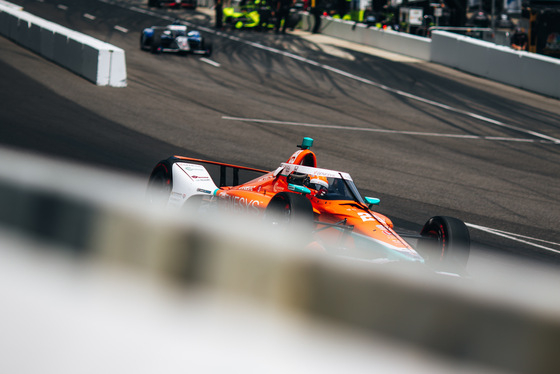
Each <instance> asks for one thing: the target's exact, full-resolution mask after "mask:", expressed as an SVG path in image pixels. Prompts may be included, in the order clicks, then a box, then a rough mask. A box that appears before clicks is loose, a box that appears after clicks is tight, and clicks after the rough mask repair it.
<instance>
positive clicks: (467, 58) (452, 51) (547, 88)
mask: <svg viewBox="0 0 560 374" xmlns="http://www.w3.org/2000/svg"><path fill="white" fill-rule="evenodd" d="M431 61H433V62H436V63H439V64H442V65H446V66H450V67H453V68H457V69H459V70H463V71H466V72H468V73H472V74H476V75H479V76H481V77H484V78H489V79H492V80H495V81H498V82H501V83H505V84H509V85H511V86H515V87H519V88H523V89H526V90H529V91H534V92H537V93H540V94H544V95H547V96H552V97H556V98H560V59H556V58H552V57H548V56H544V55H539V54H536V53H529V52H524V51H515V50H513V49H511V48H509V47H505V46H499V45H495V44H494V43H490V42H486V41H483V40H478V39H474V38H469V37H467V36H463V35H458V34H454V33H450V32H446V31H434V32H433V33H432V53H431Z"/></svg>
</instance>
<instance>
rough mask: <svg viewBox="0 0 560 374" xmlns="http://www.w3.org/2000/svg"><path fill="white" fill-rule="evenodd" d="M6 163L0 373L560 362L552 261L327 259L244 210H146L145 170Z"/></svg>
mask: <svg viewBox="0 0 560 374" xmlns="http://www.w3.org/2000/svg"><path fill="white" fill-rule="evenodd" d="M0 160H9V162H8V161H4V162H0V231H1V232H2V235H0V255H1V257H2V261H0V300H1V302H2V303H4V304H3V305H2V306H1V308H2V318H0V330H1V331H2V335H1V336H0V345H1V346H5V347H9V352H10V354H9V355H6V356H5V357H3V359H2V360H0V372H7V373H8V372H19V373H34V372H37V371H43V372H52V373H57V374H64V373H74V372H76V368H80V369H84V370H85V371H86V372H100V371H102V372H104V373H112V372H115V373H116V372H122V371H123V369H125V370H124V371H127V372H135V373H153V372H154V371H161V370H163V371H165V372H172V373H175V372H177V373H179V372H185V371H194V372H211V373H213V372H224V371H228V372H244V373H257V372H258V373H262V372H271V373H285V372H309V371H311V372H314V371H321V372H323V373H337V372H338V373H339V372H344V371H350V372H352V373H369V372H372V371H373V372H382V371H383V372H405V373H406V372H415V373H430V374H434V373H436V374H437V373H449V372H461V373H496V374H498V373H531V374H540V373H543V374H544V373H558V372H559V371H560V363H559V361H558V359H557V352H556V351H557V347H558V346H560V297H559V292H558V287H557V285H558V284H559V279H558V277H559V276H558V274H556V273H551V272H549V271H548V270H549V269H545V268H543V269H541V268H537V269H531V268H528V267H527V266H524V267H523V268H515V267H513V265H511V264H509V263H508V261H507V260H506V259H500V261H501V262H500V268H497V269H495V271H493V275H495V278H494V279H492V280H491V281H489V280H488V279H486V280H485V281H484V282H482V281H481V280H477V279H462V278H455V277H450V276H445V275H436V274H433V273H432V272H430V271H427V269H424V268H423V267H416V266H410V267H409V266H406V267H399V266H397V265H390V264H385V265H379V264H377V265H376V264H373V263H368V262H355V261H352V260H350V259H337V258H330V257H328V256H327V255H326V254H323V253H317V252H308V251H310V249H305V248H304V243H303V242H302V241H300V240H298V239H297V237H293V238H290V237H289V236H287V235H278V234H277V233H276V235H271V234H270V232H268V234H269V235H268V236H264V237H263V236H260V234H262V233H264V234H266V233H267V231H266V229H265V228H261V227H258V226H256V222H251V221H248V220H245V219H243V217H236V218H235V219H234V220H229V221H228V220H226V219H227V218H226V219H217V218H216V217H214V219H212V220H211V222H209V221H206V220H204V219H203V217H201V216H197V217H189V216H186V215H185V213H184V212H183V213H182V215H181V214H179V213H178V212H176V213H173V212H171V211H168V212H165V211H164V210H163V209H161V208H160V209H154V208H153V207H152V208H150V207H147V206H146V205H145V204H144V193H145V188H146V181H145V180H144V179H141V180H136V179H132V178H125V177H123V176H118V175H113V174H108V173H106V172H101V171H98V170H95V169H90V168H87V167H84V166H82V165H76V164H70V163H62V162H55V161H52V160H46V159H42V158H38V157H36V156H35V157H34V156H31V155H29V154H24V153H19V152H14V151H10V150H7V149H0ZM21 243H25V244H26V245H27V247H31V248H33V247H37V249H38V250H35V251H33V249H29V248H27V247H26V248H21V245H22V244H21ZM306 251H307V252H306ZM64 255H66V256H64ZM61 260H62V262H63V264H62V265H61V264H60V263H59V262H60V261H61ZM75 261H77V262H75ZM71 264H74V265H73V266H74V268H72V267H71V266H70V265H71ZM119 269H120V272H118V273H116V271H117V270H119ZM119 274H120V275H119ZM123 274H124V275H123ZM519 274H523V275H524V276H523V277H520V276H519ZM154 279H159V280H160V281H163V282H162V283H161V284H159V286H156V285H154V284H153V283H151V281H150V280H154ZM133 281H134V282H133ZM162 284H163V285H167V287H169V288H167V289H164V290H163V291H162V290H161V286H162ZM156 291H157V292H156ZM206 292H211V294H210V295H208V294H206ZM218 293H219V294H221V295H223V296H226V297H225V299H221V298H217V297H216V295H217V294H218ZM205 295H206V296H205ZM170 298H175V299H174V300H173V299H170ZM219 300H222V302H220V301H219ZM223 300H228V302H226V303H224V302H223ZM232 301H233V304H232ZM247 301H250V303H251V305H252V306H251V307H240V303H245V302H247ZM254 308H257V309H258V310H260V312H257V313H256V312H255V309H254ZM263 310H268V311H269V312H270V311H272V312H273V314H274V316H275V317H274V318H275V320H276V322H275V323H273V324H270V323H267V322H263V320H262V318H261V317H262V314H260V313H262V311H263ZM296 316H298V317H297V320H296V321H294V318H295V317H296ZM289 321H291V322H289ZM312 326H313V327H312ZM53 341H56V344H53ZM24 357H32V358H33V359H32V360H26V359H23V358H24ZM86 369H87V370H86ZM84 370H78V371H84Z"/></svg>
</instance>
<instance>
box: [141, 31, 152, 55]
mask: <svg viewBox="0 0 560 374" xmlns="http://www.w3.org/2000/svg"><path fill="white" fill-rule="evenodd" d="M151 45H152V37H148V36H146V35H144V34H143V33H142V35H140V49H141V50H143V51H146V50H150V49H151Z"/></svg>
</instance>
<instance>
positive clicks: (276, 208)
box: [264, 192, 313, 236]
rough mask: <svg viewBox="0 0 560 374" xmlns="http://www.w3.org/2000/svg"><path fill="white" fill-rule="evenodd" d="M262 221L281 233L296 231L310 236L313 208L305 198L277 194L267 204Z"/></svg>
mask: <svg viewBox="0 0 560 374" xmlns="http://www.w3.org/2000/svg"><path fill="white" fill-rule="evenodd" d="M264 221H265V223H266V224H267V225H271V226H272V227H273V228H275V229H278V230H279V231H281V232H283V233H287V232H290V233H291V232H295V231H298V232H300V233H303V234H304V235H308V236H310V235H311V233H312V231H313V206H312V205H311V202H310V201H309V199H307V198H306V197H305V196H302V195H299V194H295V193H291V192H279V193H277V194H276V195H274V197H273V198H272V199H271V200H270V202H269V203H268V205H267V207H266V209H265V212H264Z"/></svg>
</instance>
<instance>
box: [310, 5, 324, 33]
mask: <svg viewBox="0 0 560 374" xmlns="http://www.w3.org/2000/svg"><path fill="white" fill-rule="evenodd" d="M322 12H323V10H322V9H321V0H311V14H313V19H314V20H315V22H314V24H313V30H312V31H311V32H312V33H313V34H317V33H318V32H319V31H321V13H322Z"/></svg>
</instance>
